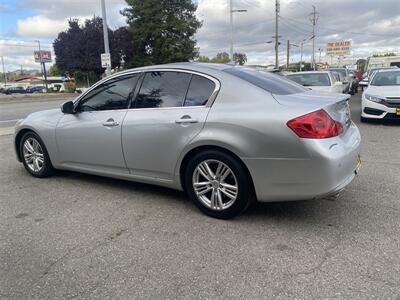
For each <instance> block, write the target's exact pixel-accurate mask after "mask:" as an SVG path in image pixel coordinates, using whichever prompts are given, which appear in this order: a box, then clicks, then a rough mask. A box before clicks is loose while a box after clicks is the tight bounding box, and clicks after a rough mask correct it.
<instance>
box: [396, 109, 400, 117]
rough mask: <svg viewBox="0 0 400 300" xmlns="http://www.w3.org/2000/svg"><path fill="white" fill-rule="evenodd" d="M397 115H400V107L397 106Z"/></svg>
mask: <svg viewBox="0 0 400 300" xmlns="http://www.w3.org/2000/svg"><path fill="white" fill-rule="evenodd" d="M396 115H398V116H400V107H397V108H396Z"/></svg>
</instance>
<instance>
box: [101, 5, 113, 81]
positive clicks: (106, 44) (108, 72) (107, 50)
mask: <svg viewBox="0 0 400 300" xmlns="http://www.w3.org/2000/svg"><path fill="white" fill-rule="evenodd" d="M100 1H101V16H102V19H103V37H104V51H105V53H108V54H110V45H109V42H108V26H107V16H106V4H105V0H100ZM110 75H111V67H107V68H106V76H110Z"/></svg>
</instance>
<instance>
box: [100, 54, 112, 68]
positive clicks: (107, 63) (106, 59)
mask: <svg viewBox="0 0 400 300" xmlns="http://www.w3.org/2000/svg"><path fill="white" fill-rule="evenodd" d="M101 67H102V68H108V67H111V56H110V53H102V54H101Z"/></svg>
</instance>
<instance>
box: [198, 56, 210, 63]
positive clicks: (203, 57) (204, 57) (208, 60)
mask: <svg viewBox="0 0 400 300" xmlns="http://www.w3.org/2000/svg"><path fill="white" fill-rule="evenodd" d="M197 61H198V62H203V63H209V62H211V59H210V58H209V57H208V56H205V55H200V56H199V58H198V59H197Z"/></svg>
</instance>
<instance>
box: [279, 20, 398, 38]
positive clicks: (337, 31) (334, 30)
mask: <svg viewBox="0 0 400 300" xmlns="http://www.w3.org/2000/svg"><path fill="white" fill-rule="evenodd" d="M280 17H281V19H285V20H286V21H289V20H290V21H291V22H295V23H298V24H301V25H306V26H309V27H312V25H311V24H308V23H304V22H301V21H298V20H296V19H293V18H289V17H282V16H280ZM296 26H297V25H296ZM318 28H320V29H325V30H327V31H331V32H335V33H349V34H358V35H371V36H386V37H398V35H394V34H380V33H368V32H356V31H347V30H339V29H335V28H332V27H326V26H321V25H320V26H319V27H318Z"/></svg>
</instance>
